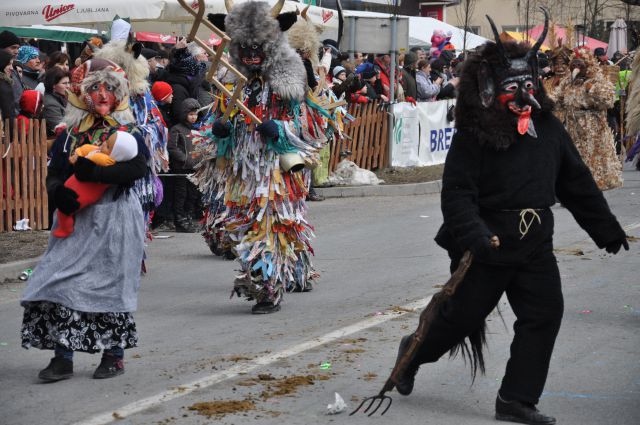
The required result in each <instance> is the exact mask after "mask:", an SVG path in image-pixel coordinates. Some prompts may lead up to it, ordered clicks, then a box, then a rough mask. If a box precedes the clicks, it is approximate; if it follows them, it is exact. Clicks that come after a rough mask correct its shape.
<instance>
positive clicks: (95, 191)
mask: <svg viewBox="0 0 640 425" xmlns="http://www.w3.org/2000/svg"><path fill="white" fill-rule="evenodd" d="M136 155H138V143H137V142H136V139H135V137H133V136H132V135H131V134H129V133H125V132H123V131H116V132H115V133H113V134H112V135H111V136H110V137H109V138H108V139H107V140H105V141H104V142H103V143H102V144H101V145H100V146H96V145H91V144H86V145H82V146H80V147H79V148H77V149H76V150H75V153H74V154H73V155H71V157H70V158H69V162H71V163H72V164H75V163H76V161H77V160H78V157H84V158H87V159H88V160H90V161H91V162H93V163H95V164H96V165H99V166H102V167H108V166H110V165H114V164H115V163H116V162H122V161H129V160H131V159H133V158H135V157H136ZM64 185H65V187H68V188H69V189H72V190H73V191H74V192H76V193H77V194H78V198H77V201H78V203H79V204H80V208H79V209H78V211H79V210H81V209H83V208H86V207H88V206H90V205H93V204H94V203H96V202H98V200H100V198H101V197H102V195H103V194H104V192H105V191H106V190H107V189H108V188H109V187H110V186H111V185H109V184H104V183H93V182H82V181H79V180H78V179H77V178H76V176H75V175H72V176H71V177H69V178H68V179H67V181H66V182H65V183H64ZM57 214H58V226H57V227H56V228H55V230H54V231H53V236H55V237H57V238H66V237H68V236H69V235H71V233H73V225H74V218H73V215H68V214H64V213H63V212H61V211H60V210H58V211H57Z"/></svg>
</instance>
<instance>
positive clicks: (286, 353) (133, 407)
mask: <svg viewBox="0 0 640 425" xmlns="http://www.w3.org/2000/svg"><path fill="white" fill-rule="evenodd" d="M430 300H431V296H429V297H426V298H422V299H419V300H417V301H414V302H412V303H409V304H407V305H404V306H402V307H401V310H405V309H406V310H411V311H414V310H418V309H423V308H424V307H426V305H427V304H428V303H429V301H430ZM387 312H388V314H383V315H376V316H371V317H368V318H366V319H364V320H361V321H360V322H357V323H354V324H353V325H349V326H345V327H343V328H340V329H336V330H334V331H332V332H329V333H327V334H325V335H322V336H320V337H317V338H314V339H312V340H310V341H305V342H302V343H300V344H298V345H294V346H293V347H290V348H287V349H285V350H282V351H280V352H278V353H273V354H268V355H265V356H261V357H258V358H256V359H253V360H252V361H249V362H246V363H243V364H237V365H235V366H232V367H230V368H228V369H225V370H222V371H219V372H216V373H214V374H211V375H209V376H205V377H203V378H200V379H197V380H195V381H192V382H189V383H187V384H181V385H176V386H175V387H174V389H171V390H167V391H164V392H161V393H159V394H156V395H153V396H150V397H147V398H143V399H141V400H138V401H134V402H133V403H130V404H127V405H126V406H123V407H121V408H119V409H117V410H114V411H110V412H107V413H101V414H99V415H97V416H94V417H92V418H90V419H87V420H85V421H80V422H76V423H75V424H74V425H102V424H108V423H111V422H113V421H115V420H117V419H116V418H118V419H121V418H126V417H127V416H131V415H134V414H136V413H140V412H142V411H144V410H147V409H149V408H151V407H154V406H157V405H160V404H162V403H165V402H167V401H169V400H173V399H176V398H179V397H183V396H185V395H187V394H189V393H191V392H193V391H195V390H200V389H203V388H207V387H210V386H212V385H215V384H218V383H220V382H223V381H226V380H227V379H231V378H235V377H236V376H238V375H240V374H245V373H249V372H251V371H253V370H255V369H257V368H259V367H262V366H267V365H270V364H272V363H275V362H277V361H279V360H282V359H286V358H288V357H292V356H295V355H297V354H300V353H302V352H304V351H307V350H311V349H313V348H316V347H319V346H322V345H325V344H328V343H330V342H333V341H336V340H338V339H340V338H344V337H346V336H349V335H352V334H354V333H357V332H360V331H363V330H365V329H368V328H371V327H373V326H377V325H380V324H382V323H384V322H387V321H389V320H391V319H395V318H396V317H399V316H402V315H404V314H407V313H408V312H401V311H398V310H397V309H396V310H393V311H390V310H387Z"/></svg>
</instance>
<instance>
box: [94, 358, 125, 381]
mask: <svg viewBox="0 0 640 425" xmlns="http://www.w3.org/2000/svg"><path fill="white" fill-rule="evenodd" d="M123 373H124V360H123V359H121V358H119V357H116V356H111V355H109V354H105V355H103V356H102V360H101V361H100V365H98V367H97V369H96V371H95V372H93V379H106V378H113V377H115V376H118V375H122V374H123Z"/></svg>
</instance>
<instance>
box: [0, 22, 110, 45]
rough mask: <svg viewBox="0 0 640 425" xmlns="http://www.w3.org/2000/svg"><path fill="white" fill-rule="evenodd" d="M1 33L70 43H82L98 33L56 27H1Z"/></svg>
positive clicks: (83, 29)
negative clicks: (9, 32) (5, 32)
mask: <svg viewBox="0 0 640 425" xmlns="http://www.w3.org/2000/svg"><path fill="white" fill-rule="evenodd" d="M0 31H11V32H12V33H14V34H15V35H17V36H18V37H23V38H38V39H42V40H51V41H59V42H68V43H82V42H83V41H85V40H86V39H88V38H89V37H90V36H92V35H97V34H98V31H96V30H92V29H87V28H74V27H61V26H54V25H48V26H45V25H32V26H29V27H0Z"/></svg>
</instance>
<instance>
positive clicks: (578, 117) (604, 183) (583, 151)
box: [555, 49, 622, 190]
mask: <svg viewBox="0 0 640 425" xmlns="http://www.w3.org/2000/svg"><path fill="white" fill-rule="evenodd" d="M569 68H570V71H571V73H570V74H569V75H567V76H566V77H565V78H564V79H563V80H562V81H561V82H560V85H559V86H558V90H557V92H556V93H557V95H556V99H555V100H556V102H557V103H558V105H559V106H560V108H561V109H562V110H563V111H564V113H565V127H566V128H567V131H568V132H569V136H571V139H572V140H573V142H574V143H575V145H576V148H578V152H580V156H581V157H582V160H583V161H584V162H585V163H586V164H587V166H588V167H589V169H590V170H591V174H593V178H594V179H595V181H596V183H597V184H598V188H600V190H608V189H615V188H617V187H621V186H622V163H621V162H620V160H619V159H618V156H617V155H616V146H615V141H614V137H613V132H612V131H611V128H610V127H609V125H608V123H607V109H610V108H612V107H613V103H614V101H615V94H616V93H615V87H614V85H613V83H611V81H609V79H608V78H607V76H606V75H605V74H604V73H603V72H602V69H601V68H600V67H599V66H598V63H597V62H596V59H595V58H594V57H593V55H592V54H591V52H590V51H589V50H588V49H579V50H578V51H576V52H575V55H574V57H573V59H572V60H571V63H570V64H569Z"/></svg>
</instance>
